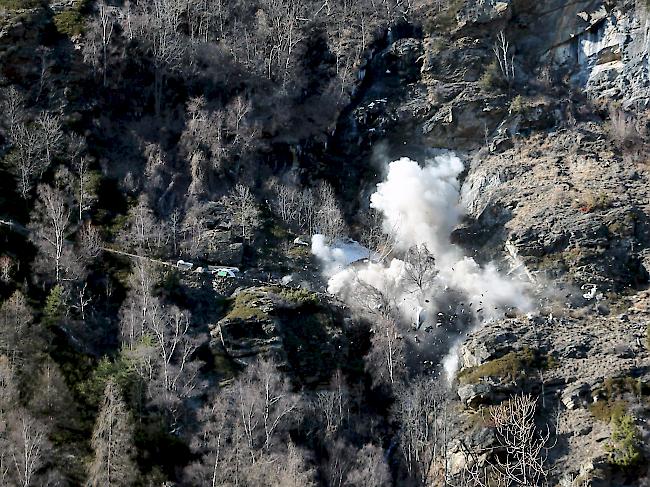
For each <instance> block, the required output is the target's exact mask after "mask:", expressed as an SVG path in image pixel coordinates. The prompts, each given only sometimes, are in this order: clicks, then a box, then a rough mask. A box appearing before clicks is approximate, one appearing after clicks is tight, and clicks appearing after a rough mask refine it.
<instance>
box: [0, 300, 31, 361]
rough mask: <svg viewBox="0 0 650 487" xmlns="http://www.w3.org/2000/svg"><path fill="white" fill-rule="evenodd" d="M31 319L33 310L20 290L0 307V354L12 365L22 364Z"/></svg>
mask: <svg viewBox="0 0 650 487" xmlns="http://www.w3.org/2000/svg"><path fill="white" fill-rule="evenodd" d="M33 319H34V315H33V312H32V310H31V309H30V307H29V305H28V304H27V300H26V299H25V296H23V294H22V293H21V292H20V291H15V292H14V293H13V294H12V295H11V297H10V298H9V299H8V300H7V301H5V302H4V303H2V307H0V355H2V356H5V357H6V358H7V359H8V361H9V365H10V366H12V367H16V366H19V365H22V359H23V354H24V351H25V346H26V345H28V344H29V343H30V341H29V340H28V336H29V327H30V326H31V324H32V321H33Z"/></svg>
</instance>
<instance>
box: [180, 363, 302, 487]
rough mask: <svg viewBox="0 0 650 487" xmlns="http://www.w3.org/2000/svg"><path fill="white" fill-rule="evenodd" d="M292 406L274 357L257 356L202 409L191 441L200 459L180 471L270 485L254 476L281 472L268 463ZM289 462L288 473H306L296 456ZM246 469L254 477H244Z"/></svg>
mask: <svg viewBox="0 0 650 487" xmlns="http://www.w3.org/2000/svg"><path fill="white" fill-rule="evenodd" d="M298 409H299V399H298V397H297V396H296V395H295V394H293V393H292V392H291V389H290V386H289V382H288V381H287V379H286V378H285V377H283V376H282V374H281V373H279V372H278V370H277V369H276V364H275V363H274V362H272V361H268V360H260V361H258V362H256V363H255V364H253V365H250V366H248V368H247V369H246V370H245V371H244V372H243V373H242V374H241V375H240V376H239V377H238V378H237V379H236V380H235V381H234V383H233V384H231V385H230V386H228V387H227V388H226V389H225V390H223V391H221V392H220V394H218V395H217V397H216V398H215V399H214V401H213V403H212V404H211V405H210V406H209V407H208V408H207V409H205V410H204V411H203V412H202V414H201V418H202V431H201V434H200V436H199V437H198V438H197V439H196V440H195V441H194V442H193V448H194V450H195V452H196V453H197V454H199V455H200V461H199V462H197V463H195V464H193V465H192V466H191V467H190V468H188V470H187V472H186V474H187V475H188V477H190V478H194V479H201V484H202V485H206V484H207V485H213V486H216V485H241V484H243V483H245V481H246V479H248V480H249V482H250V483H249V485H273V484H269V483H267V481H262V480H260V479H261V478H262V477H265V476H269V477H271V476H272V475H273V476H274V475H277V474H278V473H281V470H280V472H278V471H277V470H276V471H275V473H274V469H275V468H276V467H274V466H273V464H274V463H276V462H277V461H278V460H277V458H278V457H277V455H278V454H279V453H280V452H282V451H283V449H282V447H281V445H283V444H285V442H286V439H287V433H288V429H289V426H290V425H291V424H292V423H293V422H294V420H295V419H296V415H297V413H298ZM291 454H292V453H291V452H290V451H289V455H291ZM258 464H259V465H258ZM265 464H266V465H265ZM294 465H295V467H293V468H292V470H293V472H294V474H293V476H294V478H296V477H298V478H305V477H307V478H309V477H310V476H311V474H310V473H309V470H308V469H306V468H303V467H302V466H300V465H301V462H299V461H297V462H296V463H295V464H294ZM269 468H270V470H269ZM261 472H262V473H264V475H261ZM301 472H302V473H301ZM249 475H252V476H253V478H254V479H256V480H255V481H250V478H249V477H248V476H249ZM277 485H282V484H277ZM289 485H290V484H289ZM306 485H309V484H306Z"/></svg>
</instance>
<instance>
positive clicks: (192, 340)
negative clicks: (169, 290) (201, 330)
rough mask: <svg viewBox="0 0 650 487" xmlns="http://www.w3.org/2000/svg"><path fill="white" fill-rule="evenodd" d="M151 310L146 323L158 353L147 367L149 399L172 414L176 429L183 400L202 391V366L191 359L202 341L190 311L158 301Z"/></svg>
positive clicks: (148, 334) (147, 331) (154, 349)
mask: <svg viewBox="0 0 650 487" xmlns="http://www.w3.org/2000/svg"><path fill="white" fill-rule="evenodd" d="M151 309H152V311H151V312H150V313H149V315H148V319H147V321H146V323H145V334H146V335H147V336H148V337H149V339H150V340H151V342H152V346H151V349H153V352H154V353H155V358H154V359H153V360H151V361H150V362H149V361H148V362H147V367H146V369H148V370H147V377H146V379H148V381H149V384H148V389H149V396H150V398H151V402H152V404H154V405H156V406H158V407H160V408H162V409H163V410H164V411H166V412H168V413H169V416H170V419H171V422H172V427H175V426H176V422H177V421H178V419H179V418H180V414H181V412H182V404H183V401H184V400H186V399H188V398H190V397H192V396H194V395H196V394H197V393H198V392H199V391H197V386H198V385H199V380H198V377H197V376H198V367H199V363H198V362H197V361H192V360H191V359H192V355H193V354H194V352H195V351H196V349H197V348H198V346H199V345H200V344H201V340H200V339H199V338H198V337H196V336H194V335H193V334H192V333H191V329H190V315H189V312H187V311H185V312H183V311H181V310H180V309H178V308H177V307H176V306H170V307H165V306H163V305H162V304H160V302H159V301H158V300H157V299H154V300H153V301H152V307H151Z"/></svg>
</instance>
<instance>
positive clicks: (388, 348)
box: [366, 318, 406, 387]
mask: <svg viewBox="0 0 650 487" xmlns="http://www.w3.org/2000/svg"><path fill="white" fill-rule="evenodd" d="M370 342H371V348H370V351H369V352H368V355H367V356H366V369H367V370H368V371H369V372H370V375H371V376H372V378H373V383H374V384H375V385H380V384H386V385H389V386H391V387H396V386H398V385H399V384H400V383H401V382H402V381H403V379H404V375H405V372H406V362H405V358H404V343H403V340H402V337H401V335H400V333H399V329H398V328H397V322H396V321H395V320H394V319H392V318H378V319H377V320H376V321H375V323H374V327H373V330H372V336H371V338H370Z"/></svg>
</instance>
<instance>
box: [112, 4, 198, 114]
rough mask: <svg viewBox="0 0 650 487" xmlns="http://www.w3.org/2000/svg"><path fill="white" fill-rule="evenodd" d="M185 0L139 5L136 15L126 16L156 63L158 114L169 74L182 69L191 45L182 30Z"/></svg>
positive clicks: (156, 106) (155, 82)
mask: <svg viewBox="0 0 650 487" xmlns="http://www.w3.org/2000/svg"><path fill="white" fill-rule="evenodd" d="M184 4H185V2H184V1H183V0H153V1H150V2H138V3H137V11H136V13H135V15H133V14H131V15H129V16H128V17H127V16H122V18H123V19H125V20H128V21H129V25H128V26H126V27H127V28H128V27H129V26H130V27H132V32H133V33H134V36H136V37H138V38H139V39H141V40H142V41H143V42H144V43H145V45H146V46H147V48H148V49H149V52H150V54H151V56H152V59H153V62H154V71H155V81H154V100H155V109H156V113H157V114H160V113H161V110H162V107H163V94H164V90H165V83H166V74H167V73H168V72H170V71H174V70H176V69H178V68H179V67H180V66H181V64H182V61H183V58H184V56H185V54H186V51H187V47H188V44H189V43H188V42H187V41H186V40H185V39H183V37H182V34H181V33H180V31H179V29H180V27H181V23H182V20H183V14H184V11H185V5H184Z"/></svg>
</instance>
